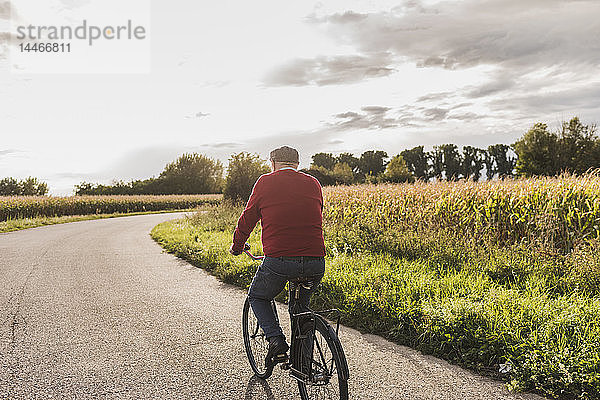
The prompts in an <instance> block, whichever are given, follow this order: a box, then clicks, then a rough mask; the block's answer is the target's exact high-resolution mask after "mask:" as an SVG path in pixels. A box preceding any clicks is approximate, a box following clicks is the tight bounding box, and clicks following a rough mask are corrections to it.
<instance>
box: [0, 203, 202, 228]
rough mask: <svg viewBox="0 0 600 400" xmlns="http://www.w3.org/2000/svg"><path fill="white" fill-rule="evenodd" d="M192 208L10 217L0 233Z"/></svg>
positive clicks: (0, 224)
mask: <svg viewBox="0 0 600 400" xmlns="http://www.w3.org/2000/svg"><path fill="white" fill-rule="evenodd" d="M194 210H195V209H191V208H190V209H187V210H165V211H148V212H135V213H113V214H93V215H68V216H62V217H37V218H20V219H10V220H8V221H1V222H0V233H5V232H13V231H19V230H22V229H29V228H37V227H39V226H44V225H56V224H65V223H68V222H77V221H87V220H92V219H104V218H117V217H128V216H131V215H144V214H163V213H175V212H190V211H194Z"/></svg>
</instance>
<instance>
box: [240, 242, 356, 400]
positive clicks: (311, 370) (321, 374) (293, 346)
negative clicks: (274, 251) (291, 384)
mask: <svg viewBox="0 0 600 400" xmlns="http://www.w3.org/2000/svg"><path fill="white" fill-rule="evenodd" d="M244 253H246V254H247V255H248V256H250V258H252V259H253V260H255V261H261V260H263V258H264V256H254V255H252V253H250V248H249V246H248V245H246V247H245V248H244ZM311 283H312V282H311V281H310V279H306V278H298V279H293V280H290V281H289V297H288V298H289V301H292V299H294V300H297V299H298V298H299V296H300V290H302V288H304V289H306V290H310V289H311V288H312V286H311ZM292 296H294V297H292ZM271 306H272V307H273V311H274V312H275V317H276V319H277V321H278V322H279V318H278V316H277V308H276V306H275V301H274V300H273V301H272V302H271ZM331 314H335V315H336V317H335V318H336V327H335V329H333V327H332V326H331V325H330V324H329V323H328V322H327V320H326V319H325V318H324V317H323V315H331ZM340 317H341V314H340V312H339V310H337V309H330V310H324V311H313V310H311V309H309V308H303V309H301V308H300V305H299V304H298V302H296V301H295V302H294V304H293V305H292V308H291V310H290V320H291V332H292V334H291V337H290V350H289V352H290V353H289V357H288V358H287V359H286V360H282V361H281V362H280V366H281V368H282V369H283V370H288V371H289V372H290V376H291V377H292V378H294V379H295V380H296V381H297V382H298V390H299V392H300V397H301V398H302V399H303V400H308V399H339V400H347V399H348V378H349V371H348V363H347V361H346V356H345V354H344V350H343V348H342V344H341V343H340V340H339V338H338V333H339V327H340ZM242 331H243V336H244V347H245V348H246V355H247V356H248V361H249V362H250V367H251V368H252V371H253V372H254V374H255V375H256V376H257V377H259V378H261V379H268V378H269V377H270V376H271V374H272V373H273V369H274V367H275V366H274V365H272V366H270V367H266V366H265V362H264V360H265V357H266V355H267V351H268V348H269V344H268V342H267V339H266V337H265V335H264V333H263V332H262V330H261V329H260V327H259V326H258V320H257V319H256V317H255V315H254V312H253V311H252V308H251V307H250V303H249V301H248V298H246V302H245V303H244V309H243V312H242Z"/></svg>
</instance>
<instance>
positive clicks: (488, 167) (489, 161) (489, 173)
mask: <svg viewBox="0 0 600 400" xmlns="http://www.w3.org/2000/svg"><path fill="white" fill-rule="evenodd" d="M483 163H484V165H485V177H486V178H487V180H488V181H489V180H492V178H493V177H494V175H496V165H495V164H494V157H493V156H492V155H491V154H490V152H489V151H488V150H483Z"/></svg>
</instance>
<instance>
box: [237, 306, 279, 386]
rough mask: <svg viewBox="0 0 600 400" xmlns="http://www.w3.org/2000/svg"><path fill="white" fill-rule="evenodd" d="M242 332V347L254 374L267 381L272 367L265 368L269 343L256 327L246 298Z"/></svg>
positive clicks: (252, 312) (256, 321) (256, 322)
mask: <svg viewBox="0 0 600 400" xmlns="http://www.w3.org/2000/svg"><path fill="white" fill-rule="evenodd" d="M242 332H243V334H244V347H245V348H246V355H247V356H248V361H249V362H250V367H251V368H252V371H254V374H255V375H256V376H258V377H259V378H262V379H267V378H269V377H270V376H271V374H272V373H273V367H270V368H267V367H265V358H266V357H267V352H268V351H269V342H268V341H267V338H266V337H265V334H264V332H263V331H262V329H260V327H259V326H258V320H257V319H256V316H255V315H254V311H252V307H250V302H249V301H248V298H246V302H245V303H244V311H243V312H242Z"/></svg>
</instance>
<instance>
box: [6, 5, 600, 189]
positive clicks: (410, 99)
mask: <svg viewBox="0 0 600 400" xmlns="http://www.w3.org/2000/svg"><path fill="white" fill-rule="evenodd" d="M25 1H34V0H19V1H15V0H13V1H12V3H11V2H9V1H7V0H0V178H2V177H6V176H12V177H16V178H25V177H27V176H35V177H38V178H39V179H41V180H43V181H45V182H47V183H48V185H49V187H50V193H51V194H52V195H70V194H72V191H73V187H74V185H76V184H78V183H80V182H82V181H87V182H98V183H110V182H111V181H112V180H114V179H122V180H125V181H128V180H130V179H144V178H149V177H151V176H157V175H158V174H159V173H160V172H161V171H162V169H163V168H164V166H165V164H166V163H168V162H170V161H173V160H174V159H176V158H177V157H178V156H179V155H181V154H182V153H184V152H199V153H202V154H205V155H207V156H210V157H213V158H215V159H219V160H221V161H222V162H223V163H224V164H225V165H226V163H227V159H228V157H229V156H230V155H231V154H233V153H238V152H241V151H248V152H253V153H257V154H259V155H260V156H261V157H263V158H267V156H268V153H269V151H270V150H271V149H273V148H275V147H279V146H281V145H290V146H293V147H295V148H297V149H298V150H299V151H300V154H301V164H302V165H301V166H303V167H307V166H308V165H309V164H310V157H311V156H312V155H313V154H315V153H317V152H332V153H335V154H339V153H341V152H351V153H354V154H356V155H360V153H362V152H363V151H366V150H374V149H375V150H384V151H386V152H387V153H388V155H390V156H392V155H395V154H398V153H400V152H401V151H402V150H404V149H408V148H412V147H414V146H419V145H424V146H425V148H426V149H430V148H431V147H432V146H433V145H439V144H443V143H455V144H457V145H459V146H463V145H473V146H478V147H487V146H488V145H491V144H496V143H506V144H511V143H514V141H515V140H517V139H518V138H519V137H520V136H522V135H523V134H524V133H525V132H526V131H527V129H528V128H529V127H531V126H532V125H533V124H534V123H536V122H545V123H547V124H548V125H549V127H550V128H552V129H557V128H558V126H559V125H560V122H561V121H565V120H568V119H570V118H571V117H573V116H579V117H580V119H582V121H583V122H584V123H590V124H591V123H598V122H599V121H600V73H599V72H600V40H598V38H600V19H599V18H598V15H600V1H598V0H527V1H523V0H455V1H425V0H422V1H420V0H404V1H402V0H398V1H377V2H375V1H353V0H344V1H323V2H311V1H302V2H297V1H296V2H283V1H280V0H277V1H259V2H248V1H228V0H223V1H219V2H204V1H195V2H190V1H183V0H171V1H168V2H166V1H160V2H159V1H152V2H151V3H150V1H149V0H140V1H146V2H147V6H148V10H149V16H150V17H149V21H150V22H149V23H148V26H147V28H148V29H147V30H148V43H149V57H148V61H147V64H148V65H147V66H148V68H145V69H144V70H143V71H139V72H137V73H136V72H135V71H134V72H132V73H102V72H100V73H99V72H95V73H23V72H19V71H18V68H17V67H18V66H16V65H11V62H12V59H11V57H10V53H11V51H15V48H16V44H15V41H14V40H13V39H14V36H13V34H14V32H13V33H11V29H12V28H10V27H7V26H8V24H7V21H8V20H9V19H10V18H11V15H12V17H13V18H14V16H15V15H19V13H20V11H19V4H23V2H25ZM54 1H57V2H60V3H61V4H62V6H63V7H64V9H67V10H68V9H73V8H76V7H79V6H80V5H81V4H82V3H86V2H90V1H92V0H81V1H79V2H78V1H75V0H54ZM38 4H39V3H38Z"/></svg>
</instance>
